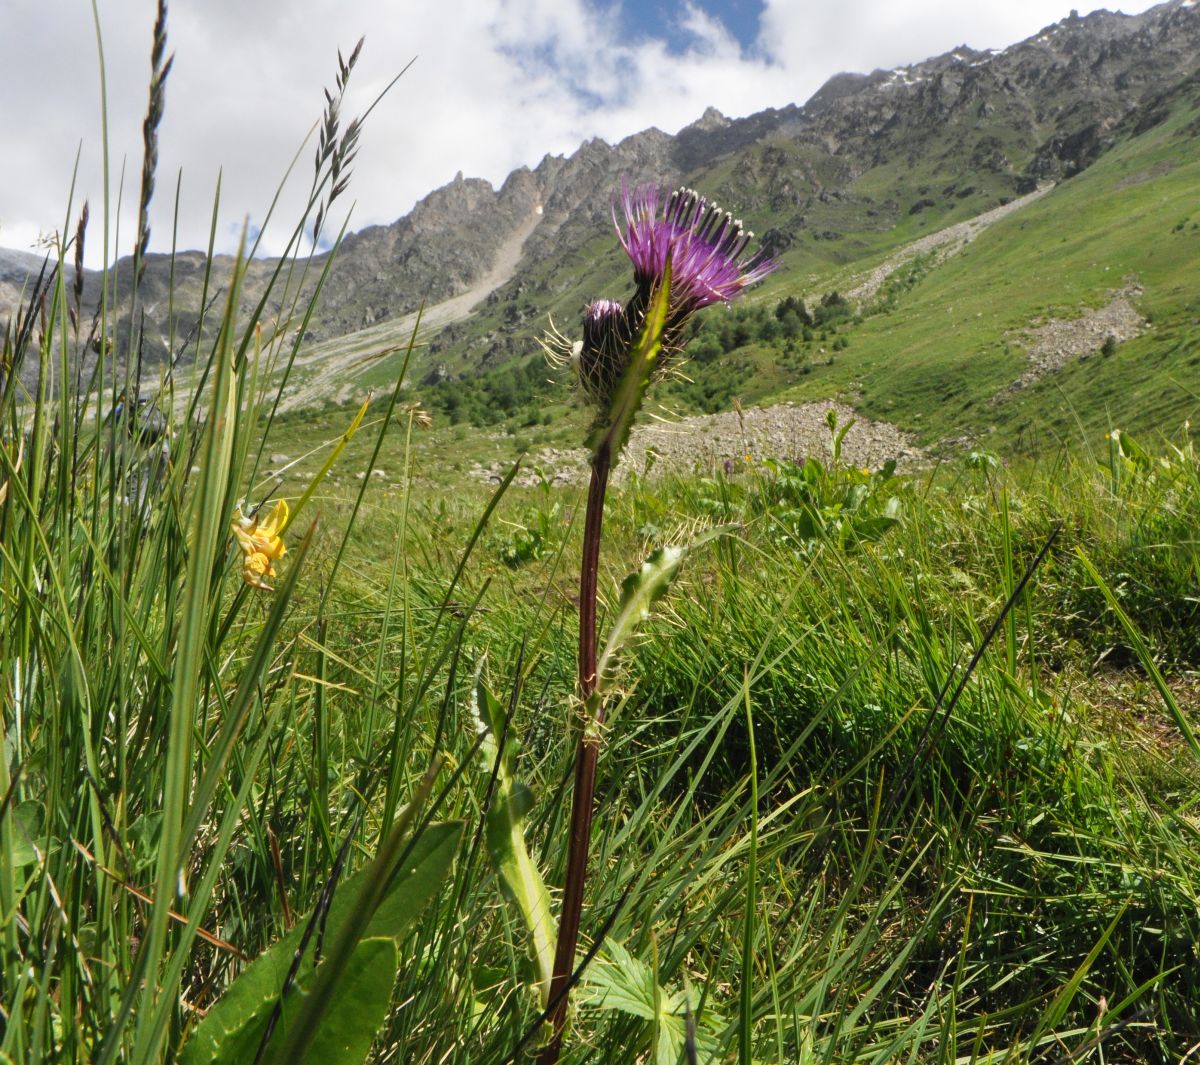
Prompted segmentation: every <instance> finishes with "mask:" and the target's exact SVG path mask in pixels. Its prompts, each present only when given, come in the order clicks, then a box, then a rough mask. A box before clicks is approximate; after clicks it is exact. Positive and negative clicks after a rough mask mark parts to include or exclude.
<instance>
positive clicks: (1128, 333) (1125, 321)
mask: <svg viewBox="0 0 1200 1065" xmlns="http://www.w3.org/2000/svg"><path fill="white" fill-rule="evenodd" d="M1141 294H1142V289H1141V286H1140V285H1138V284H1137V283H1136V282H1129V283H1127V284H1126V285H1125V287H1124V288H1122V289H1118V290H1117V291H1116V292H1112V293H1110V294H1109V295H1110V296H1111V299H1110V300H1109V301H1108V303H1106V304H1105V305H1104V306H1103V307H1092V308H1089V309H1088V310H1086V311H1084V312H1083V314H1081V315H1080V316H1079V317H1077V318H1051V319H1050V320H1049V321H1047V322H1044V323H1043V324H1042V325H1039V326H1035V327H1033V328H1031V329H1028V330H1026V331H1025V332H1024V333H1023V334H1022V335H1021V337H1020V338H1019V340H1020V343H1021V344H1022V345H1023V346H1024V347H1025V350H1026V351H1027V352H1028V353H1029V366H1028V368H1027V369H1026V370H1025V372H1024V373H1022V374H1021V376H1020V377H1018V378H1017V379H1016V380H1015V381H1014V382H1013V383H1012V384H1011V385H1009V386H1008V391H1010V392H1018V391H1020V390H1021V389H1022V388H1028V387H1029V385H1031V384H1033V383H1034V382H1035V381H1037V380H1039V379H1040V378H1042V377H1045V376H1046V375H1047V374H1051V373H1057V372H1058V371H1059V370H1061V369H1062V368H1063V367H1064V366H1066V364H1067V363H1069V362H1071V361H1072V360H1073V359H1087V358H1090V357H1091V356H1093V355H1097V354H1099V352H1100V349H1101V348H1102V347H1103V346H1104V342H1105V341H1106V340H1107V339H1108V338H1109V337H1112V338H1113V340H1115V341H1116V342H1117V343H1118V344H1122V343H1124V342H1125V341H1126V340H1132V339H1133V338H1134V337H1136V336H1139V335H1141V334H1142V333H1144V332H1145V331H1146V330H1147V329H1149V328H1150V323H1149V322H1147V321H1146V319H1145V318H1143V317H1142V316H1141V315H1140V314H1139V313H1138V310H1137V308H1136V307H1135V306H1134V305H1133V300H1135V299H1137V298H1138V297H1139V296H1140V295H1141Z"/></svg>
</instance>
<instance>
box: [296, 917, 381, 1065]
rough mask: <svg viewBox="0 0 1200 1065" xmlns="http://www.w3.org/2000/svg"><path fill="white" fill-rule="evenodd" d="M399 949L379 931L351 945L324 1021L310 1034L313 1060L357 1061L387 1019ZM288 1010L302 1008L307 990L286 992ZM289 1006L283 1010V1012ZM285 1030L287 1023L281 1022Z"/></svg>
mask: <svg viewBox="0 0 1200 1065" xmlns="http://www.w3.org/2000/svg"><path fill="white" fill-rule="evenodd" d="M398 966H399V954H398V948H397V945H396V941H395V940H394V939H392V938H390V937H387V936H384V937H380V938H376V939H364V940H363V941H362V942H360V943H359V944H358V946H357V947H355V948H354V955H353V958H352V959H351V963H350V965H349V966H348V967H347V969H346V972H345V974H344V975H343V977H342V978H341V979H340V980H339V981H338V984H337V990H336V992H335V994H334V998H333V1001H332V1003H331V1004H330V1006H329V1010H328V1012H327V1013H326V1015H325V1023H324V1024H323V1025H322V1026H321V1030H320V1031H319V1032H318V1033H317V1037H316V1039H314V1040H313V1044H312V1048H311V1049H310V1050H309V1052H308V1058H307V1060H308V1061H311V1062H313V1063H314V1065H316V1063H320V1065H359V1063H360V1062H361V1061H362V1060H363V1059H364V1058H366V1056H367V1054H368V1052H369V1051H370V1049H371V1044H372V1043H373V1042H374V1041H375V1035H376V1033H378V1031H379V1029H380V1028H382V1027H383V1023H384V1021H386V1020H387V1015H388V1007H389V1006H390V1005H391V999H392V985H393V984H395V982H396V970H397V968H398ZM291 998H292V1002H291V1011H295V1010H301V1009H304V1007H305V1005H306V1003H305V998H306V996H305V995H303V994H300V995H293V996H291ZM291 1011H285V1021H286V1014H287V1013H288V1012H291ZM280 1027H281V1032H280V1034H283V1032H284V1031H286V1023H285V1024H283V1025H281V1026H280Z"/></svg>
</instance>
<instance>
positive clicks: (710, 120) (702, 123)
mask: <svg viewBox="0 0 1200 1065" xmlns="http://www.w3.org/2000/svg"><path fill="white" fill-rule="evenodd" d="M731 124H732V122H731V120H730V119H728V118H726V117H725V116H724V115H723V114H721V112H720V111H718V110H717V109H716V108H715V107H708V108H705V111H704V114H702V115H701V116H700V117H699V118H698V119H696V121H695V122H693V123H692V124H691V125H690V126H685V127H684V128H685V129H695V130H699V131H700V132H702V133H707V132H709V131H711V130H717V129H726V128H728V127H729V126H730V125H731Z"/></svg>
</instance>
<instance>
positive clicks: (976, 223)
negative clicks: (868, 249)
mask: <svg viewBox="0 0 1200 1065" xmlns="http://www.w3.org/2000/svg"><path fill="white" fill-rule="evenodd" d="M1052 188H1054V185H1053V183H1051V184H1048V185H1043V186H1042V187H1041V188H1039V189H1035V190H1034V191H1033V192H1030V193H1027V194H1026V195H1024V196H1019V197H1018V198H1017V199H1015V200H1010V201H1009V202H1008V203H1003V204H1001V205H1000V206H999V207H993V208H992V209H991V210H990V211H984V212H983V214H978V215H976V216H975V217H974V218H968V219H967V220H966V221H965V222H957V223H955V224H954V225H952V226H947V227H946V228H945V229H939V230H938V231H937V232H936V233H930V234H929V235H928V236H925V237H921V238H920V240H914V241H913V242H912V243H911V244H906V245H905V246H904V247H903V248H901V249H900V250H899V251H898V252H896V254H895V255H892V256H891V257H890V258H888V259H886V260H884V261H883V262H882V263H880V264H879V265H878V266H877V267H875V269H874V270H872V271H871V272H870V273H869V274H867V275H866V277H865V278H864V279H863V280H862V281H860V282H859V283H858V284H857V285H855V286H854V288H852V289H850V291H849V292H847V293H846V295H847V296H848V297H849V298H850V299H851V300H854V301H855V302H857V303H859V304H860V305H861V304H864V303H868V302H870V300H871V299H873V298H874V296H875V295H876V294H877V293H878V292H879V290H880V289H881V288H882V287H883V285H884V282H885V281H887V279H888V278H889V277H891V276H892V274H894V273H895V272H896V271H897V270H899V269H900V267H901V266H903V265H904V264H905V263H907V262H910V261H912V260H913V259H915V258H916V257H917V256H918V255H925V254H927V253H929V252H935V253H936V254H935V255H934V262H935V264H936V263H940V262H942V261H944V260H945V259H948V258H949V257H950V256H951V255H954V254H956V253H958V252H960V251H962V250H963V248H965V247H966V246H967V245H968V244H970V243H971V241H973V240H974V239H975V238H976V237H977V236H979V234H980V233H982V232H983V231H984V230H985V229H987V228H988V226H990V225H992V224H993V223H995V222H999V221H1000V219H1001V218H1003V217H1005V215H1010V214H1012V213H1013V211H1019V210H1020V209H1021V208H1022V207H1025V206H1027V205H1028V204H1031V203H1033V201H1034V200H1037V199H1040V198H1041V197H1042V196H1045V195H1046V193H1047V192H1049V191H1050V190H1051V189H1052Z"/></svg>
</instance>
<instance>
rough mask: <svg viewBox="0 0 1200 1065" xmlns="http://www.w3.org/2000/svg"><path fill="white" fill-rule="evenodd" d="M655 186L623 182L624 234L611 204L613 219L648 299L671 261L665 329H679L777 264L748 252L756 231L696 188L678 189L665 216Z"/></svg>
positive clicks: (665, 210) (731, 299) (726, 301)
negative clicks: (702, 194) (702, 311)
mask: <svg viewBox="0 0 1200 1065" xmlns="http://www.w3.org/2000/svg"><path fill="white" fill-rule="evenodd" d="M658 198H659V191H658V187H657V186H655V185H641V186H639V187H638V188H636V189H631V188H630V187H629V184H628V183H627V182H624V181H623V182H622V183H621V206H622V209H623V211H624V215H625V228H624V232H622V230H621V224H620V222H618V221H617V216H616V205H615V204H614V205H613V223H614V225H616V227H617V235H618V238H619V239H620V241H621V246H622V247H623V248H624V249H625V253H626V254H627V255H628V256H629V259H630V261H631V262H632V263H633V276H634V280H635V281H636V282H637V286H638V293H639V295H640V296H641V297H642V298H643V300H644V299H646V298H648V296H649V294H650V292H651V291H652V290H653V289H654V287H655V286H656V285H657V284H658V282H659V280H660V279H661V278H662V276H663V271H664V270H665V269H666V264H667V260H668V259H670V262H671V306H670V311H669V314H668V321H667V331H668V333H677V332H678V330H679V328H680V327H681V326H682V325H683V324H684V322H685V321H686V320H687V319H688V318H689V317H690V316H691V315H692V314H694V313H695V312H696V311H698V310H700V308H701V307H707V306H709V305H710V304H713V303H730V302H732V301H733V300H734V299H735V298H736V297H737V296H739V295H740V294H741V293H742V291H743V290H744V289H746V288H747V287H748V286H750V285H752V284H754V283H755V282H756V281H761V280H762V279H763V278H764V277H766V276H767V274H769V273H770V272H771V271H772V270H773V269H774V268H775V264H774V263H773V262H772V261H771V260H770V259H768V258H766V257H765V256H764V255H763V254H762V253H761V252H759V253H755V254H754V255H750V256H746V255H745V252H746V249H747V248H748V247H749V245H750V241H752V240H753V239H754V234H753V233H750V232H747V231H745V230H744V229H743V228H742V222H741V219H736V218H734V217H733V215H731V214H730V213H729V212H728V211H722V210H721V209H720V207H718V206H717V205H716V204H715V203H712V202H710V201H709V200H707V199H705V197H703V196H701V195H700V194H699V193H697V192H695V191H693V190H692V189H685V188H679V189H676V190H675V191H674V192H672V193H671V194H670V195H669V196H668V197H667V202H666V205H665V207H664V208H663V212H662V217H661V218H660V217H659V213H658Z"/></svg>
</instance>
